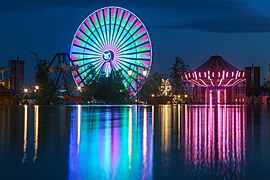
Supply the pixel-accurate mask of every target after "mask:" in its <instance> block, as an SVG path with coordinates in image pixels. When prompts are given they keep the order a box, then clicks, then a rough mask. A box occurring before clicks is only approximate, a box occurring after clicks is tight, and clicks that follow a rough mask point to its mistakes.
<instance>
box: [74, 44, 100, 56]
mask: <svg viewBox="0 0 270 180" xmlns="http://www.w3.org/2000/svg"><path fill="white" fill-rule="evenodd" d="M73 46H75V47H78V48H81V49H82V50H84V51H85V50H88V51H90V52H91V51H93V50H92V49H90V48H87V47H84V46H81V45H78V44H74V45H73ZM77 54H79V52H77ZM81 54H84V52H82V53H81ZM95 55H97V54H95Z"/></svg>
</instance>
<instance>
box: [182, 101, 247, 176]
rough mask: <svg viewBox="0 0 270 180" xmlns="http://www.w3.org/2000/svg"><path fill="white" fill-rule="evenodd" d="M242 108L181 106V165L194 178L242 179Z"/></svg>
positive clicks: (243, 110) (244, 126)
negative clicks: (182, 122) (183, 111)
mask: <svg viewBox="0 0 270 180" xmlns="http://www.w3.org/2000/svg"><path fill="white" fill-rule="evenodd" d="M245 114H246V112H245V107H244V106H222V105H216V106H185V119H184V127H185V129H184V136H185V137H184V142H185V143H184V144H185V152H184V158H185V164H186V167H187V168H188V169H189V171H190V172H192V173H193V174H194V175H214V176H221V177H231V176H240V177H245V171H244V169H245V163H246V117H245Z"/></svg>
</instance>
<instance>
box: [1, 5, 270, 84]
mask: <svg viewBox="0 0 270 180" xmlns="http://www.w3.org/2000/svg"><path fill="white" fill-rule="evenodd" d="M109 5H116V6H122V7H124V8H126V9H128V10H130V11H132V12H133V13H135V14H136V15H137V16H138V17H140V19H142V20H143V21H144V23H145V25H146V26H147V29H148V31H149V33H150V36H151V40H152V44H153V68H154V70H155V71H160V72H162V73H167V72H168V69H169V68H170V66H171V64H172V63H173V61H174V57H175V56H180V57H182V58H183V59H184V60H185V61H186V63H187V64H190V65H191V68H192V69H194V68H196V67H198V66H199V65H201V64H202V63H203V62H204V61H206V60H207V59H208V58H209V57H210V56H212V55H221V56H223V58H224V59H226V60H227V61H229V62H230V63H232V64H233V65H235V66H236V67H238V68H244V67H245V66H250V65H251V63H254V64H255V65H258V66H261V67H262V76H263V77H262V78H265V77H266V76H267V64H268V63H269V60H270V1H269V0H174V1H173V0H155V1H152V0H151V1H150V0H134V1H128V0H126V1H99V0H94V1H87V0H46V1H45V0H44V1H42V0H23V1H22V0H9V1H5V2H1V3H0V22H1V28H0V37H1V43H0V59H1V61H0V66H7V60H9V59H15V58H16V57H17V56H19V57H20V58H21V59H24V60H26V65H27V68H26V73H25V80H26V82H31V81H34V76H33V73H34V65H35V58H34V56H33V55H32V54H31V53H30V50H32V51H34V52H37V53H38V55H39V58H41V59H47V60H51V59H52V57H53V56H54V54H55V53H57V52H68V53H69V48H70V45H71V41H72V38H73V35H74V33H75V31H76V30H77V28H78V26H79V25H80V23H81V22H82V21H83V20H84V19H85V18H86V17H87V16H88V15H89V14H91V13H92V12H93V11H95V10H97V9H99V8H101V7H103V6H109Z"/></svg>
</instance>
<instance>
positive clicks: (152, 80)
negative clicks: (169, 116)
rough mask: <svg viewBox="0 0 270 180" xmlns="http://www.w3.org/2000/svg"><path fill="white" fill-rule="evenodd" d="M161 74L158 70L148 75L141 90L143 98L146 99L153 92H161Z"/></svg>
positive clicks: (140, 94)
mask: <svg viewBox="0 0 270 180" xmlns="http://www.w3.org/2000/svg"><path fill="white" fill-rule="evenodd" d="M161 80H162V78H161V74H160V73H158V72H155V73H152V74H150V75H149V76H148V78H147V79H146V81H145V84H144V85H143V87H142V89H141V90H140V91H139V97H140V99H141V100H146V99H147V98H148V97H150V96H151V94H158V93H159V89H158V87H159V85H160V83H161Z"/></svg>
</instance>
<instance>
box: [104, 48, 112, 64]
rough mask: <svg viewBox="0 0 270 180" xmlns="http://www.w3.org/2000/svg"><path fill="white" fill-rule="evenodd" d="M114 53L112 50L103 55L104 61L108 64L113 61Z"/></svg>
mask: <svg viewBox="0 0 270 180" xmlns="http://www.w3.org/2000/svg"><path fill="white" fill-rule="evenodd" d="M113 58H114V53H113V52H112V51H111V50H107V51H105V52H104V53H103V54H102V59H103V60H104V61H106V62H109V61H111V60H113Z"/></svg>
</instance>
